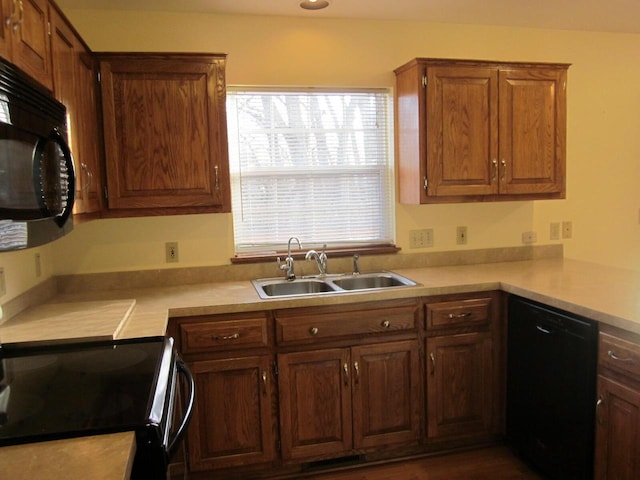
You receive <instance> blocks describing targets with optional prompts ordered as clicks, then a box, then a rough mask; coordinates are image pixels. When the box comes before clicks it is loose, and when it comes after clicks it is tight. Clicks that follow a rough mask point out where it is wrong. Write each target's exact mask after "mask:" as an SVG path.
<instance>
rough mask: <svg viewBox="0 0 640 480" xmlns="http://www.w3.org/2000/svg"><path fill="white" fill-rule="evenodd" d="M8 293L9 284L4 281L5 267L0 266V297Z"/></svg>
mask: <svg viewBox="0 0 640 480" xmlns="http://www.w3.org/2000/svg"><path fill="white" fill-rule="evenodd" d="M6 294H7V285H6V283H4V268H0V297H3V296H4V295H6Z"/></svg>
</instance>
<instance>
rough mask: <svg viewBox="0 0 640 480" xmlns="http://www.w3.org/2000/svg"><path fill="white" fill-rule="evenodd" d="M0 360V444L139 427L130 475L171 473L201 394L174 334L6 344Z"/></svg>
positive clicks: (159, 476)
mask: <svg viewBox="0 0 640 480" xmlns="http://www.w3.org/2000/svg"><path fill="white" fill-rule="evenodd" d="M0 365H1V368H2V370H1V371H0V446H2V445H13V444H19V443H29V442H36V441H44V440H53V439H60V438H70V437H78V436H85V435H96V434H101V433H113V432H122V431H135V435H136V447H137V448H136V454H135V458H134V463H133V470H132V478H133V479H165V478H166V472H167V466H168V463H169V459H170V457H171V455H172V454H173V453H174V451H175V449H176V448H177V446H178V443H179V441H180V439H181V437H182V435H183V434H184V431H185V429H186V426H187V424H188V422H189V418H190V417H191V412H192V409H193V402H194V398H195V390H194V382H193V377H192V376H191V373H190V372H189V369H188V368H187V366H186V365H185V364H184V363H183V362H182V360H181V359H180V358H179V357H178V355H177V353H176V351H175V349H174V347H173V339H172V338H164V337H150V338H143V339H134V340H117V341H114V342H101V343H91V344H67V345H56V346H46V347H28V348H15V347H7V346H6V345H3V347H2V349H0ZM179 376H180V377H182V378H184V379H185V382H184V385H185V388H184V390H185V391H188V397H187V398H185V399H181V400H180V401H178V399H179V398H180V393H179V392H181V391H182V390H183V389H182V387H181V386H180V385H181V383H180V382H179V381H178V378H180V377H179ZM181 404H182V405H181Z"/></svg>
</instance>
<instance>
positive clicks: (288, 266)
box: [276, 237, 302, 280]
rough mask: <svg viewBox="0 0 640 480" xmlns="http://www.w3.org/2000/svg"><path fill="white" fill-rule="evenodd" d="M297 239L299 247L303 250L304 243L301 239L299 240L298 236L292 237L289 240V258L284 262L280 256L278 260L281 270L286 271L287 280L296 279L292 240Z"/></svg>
mask: <svg viewBox="0 0 640 480" xmlns="http://www.w3.org/2000/svg"><path fill="white" fill-rule="evenodd" d="M292 240H295V241H296V242H298V249H300V250H302V244H301V243H300V240H298V237H291V238H290V239H289V242H288V243H287V258H285V259H284V263H282V262H280V257H278V258H277V259H276V260H277V262H278V268H279V269H280V270H284V271H285V278H286V279H287V280H295V279H296V273H295V271H294V269H293V257H292V256H291V241H292Z"/></svg>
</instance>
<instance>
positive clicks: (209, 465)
mask: <svg viewBox="0 0 640 480" xmlns="http://www.w3.org/2000/svg"><path fill="white" fill-rule="evenodd" d="M268 322H269V320H268V314H267V313H264V312H254V313H245V314H233V315H219V316H215V315H213V316H204V317H193V318H184V319H176V320H175V321H174V322H172V324H171V326H170V328H171V329H172V330H171V331H172V333H173V334H174V335H175V336H176V337H177V338H178V339H179V342H178V348H179V349H180V352H181V353H182V355H183V357H184V359H185V360H186V361H187V362H188V365H189V368H190V369H191V371H192V373H193V376H194V380H195V383H196V392H197V394H196V403H195V409H194V413H193V418H192V420H191V422H190V424H189V429H188V432H187V448H188V451H189V469H190V470H191V471H194V472H197V471H206V470H214V469H224V468H229V467H239V466H245V465H255V464H269V462H272V461H273V460H274V459H275V458H276V452H277V450H276V431H277V430H276V427H275V425H276V420H275V418H276V413H275V381H274V375H273V366H274V358H273V355H272V353H270V351H269V349H268V347H269V345H270V343H271V340H270V335H269V333H268V327H267V326H268Z"/></svg>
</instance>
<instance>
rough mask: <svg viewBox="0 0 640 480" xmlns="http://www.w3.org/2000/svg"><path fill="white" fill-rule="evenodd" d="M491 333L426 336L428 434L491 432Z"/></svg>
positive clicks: (453, 434) (435, 435) (438, 435)
mask: <svg viewBox="0 0 640 480" xmlns="http://www.w3.org/2000/svg"><path fill="white" fill-rule="evenodd" d="M491 354H492V340H491V334H490V333H478V332H475V333H466V334H460V335H447V336H442V337H433V338H429V339H428V340H427V357H428V358H427V371H428V373H427V405H428V415H427V436H428V438H429V439H437V438H442V437H450V436H471V435H476V434H484V433H491V431H492V428H493V404H492V402H493V398H494V395H493V392H492V387H493V385H494V382H493V375H494V368H493V362H492V358H491Z"/></svg>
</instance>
